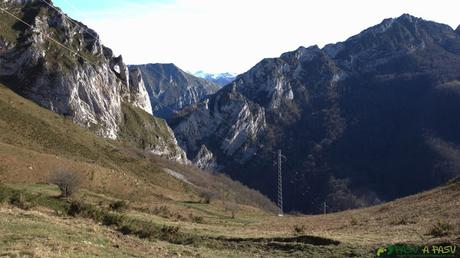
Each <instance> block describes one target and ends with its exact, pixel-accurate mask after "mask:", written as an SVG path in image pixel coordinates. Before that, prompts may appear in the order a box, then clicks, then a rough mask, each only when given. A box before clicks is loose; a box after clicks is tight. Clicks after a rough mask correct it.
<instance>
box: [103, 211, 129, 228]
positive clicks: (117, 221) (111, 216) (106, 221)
mask: <svg viewBox="0 0 460 258" xmlns="http://www.w3.org/2000/svg"><path fill="white" fill-rule="evenodd" d="M123 221H124V216H123V215H120V214H116V213H112V212H104V214H103V216H102V224H103V225H105V226H112V225H114V226H122V225H123Z"/></svg>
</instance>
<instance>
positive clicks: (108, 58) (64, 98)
mask: <svg viewBox="0 0 460 258" xmlns="http://www.w3.org/2000/svg"><path fill="white" fill-rule="evenodd" d="M5 3H6V5H5V8H7V10H8V11H9V12H10V13H11V14H13V15H15V16H17V17H19V18H20V19H22V20H24V21H25V22H26V23H27V24H28V25H26V24H24V23H23V22H21V21H18V20H17V19H15V18H14V17H13V16H12V15H9V14H7V13H2V16H1V17H0V24H1V25H0V26H1V27H2V29H1V30H0V82H2V83H3V84H5V85H7V86H9V87H10V88H12V89H13V90H14V91H16V92H17V93H19V94H20V95H22V96H25V97H27V98H28V99H31V100H33V101H35V102H36V103H38V104H39V105H41V106H43V107H45V108H47V109H50V110H52V111H54V112H56V113H59V114H62V115H64V116H66V117H69V118H71V119H72V120H73V121H74V122H75V123H77V124H79V125H81V126H83V127H87V128H90V129H91V130H94V131H95V132H96V133H97V134H98V135H100V136H103V137H107V138H111V139H120V130H121V128H120V125H122V126H125V125H126V123H125V120H127V119H129V118H127V117H126V114H125V113H124V112H123V110H122V105H128V106H129V105H131V106H134V107H138V108H140V109H142V110H143V111H145V112H147V113H149V114H148V116H145V117H151V115H152V109H151V104H150V98H149V96H148V94H147V90H146V89H145V85H144V83H143V81H142V78H141V77H140V75H139V71H136V70H134V71H133V72H132V76H133V78H131V79H130V76H129V72H128V67H127V66H126V65H125V64H124V63H123V58H122V57H121V56H118V57H115V56H114V55H113V52H112V50H110V49H109V48H107V47H105V46H103V45H102V44H101V42H100V40H99V36H98V35H97V33H96V32H95V31H93V30H91V29H89V28H88V27H86V26H85V25H84V24H82V23H80V22H78V21H75V20H72V19H71V18H69V17H67V16H66V15H65V14H63V13H62V12H61V11H59V10H56V9H54V8H53V7H51V6H49V5H48V4H47V3H44V2H42V1H7V2H5ZM49 4H52V3H51V1H50V2H49ZM29 25H30V26H31V27H29ZM130 82H131V83H130ZM143 117H144V116H143ZM131 120H132V119H131ZM138 122H139V124H143V122H142V121H138ZM157 123H160V124H162V125H161V129H162V130H163V131H162V132H150V133H151V134H155V133H156V135H157V136H158V137H159V139H157V141H156V142H155V143H156V145H149V146H146V148H147V147H148V150H150V151H152V152H154V153H157V154H159V155H162V156H166V157H168V158H172V159H177V160H182V161H183V162H187V159H186V157H185V155H184V153H183V151H182V150H181V149H180V148H179V147H178V146H177V144H176V139H175V137H174V135H173V133H172V131H171V129H170V128H169V127H168V126H167V125H166V123H165V121H163V120H158V122H157ZM123 129H124V131H123V133H124V136H126V135H128V134H127V131H126V128H123ZM154 129H155V128H154ZM161 137H164V138H161ZM130 139H132V138H130Z"/></svg>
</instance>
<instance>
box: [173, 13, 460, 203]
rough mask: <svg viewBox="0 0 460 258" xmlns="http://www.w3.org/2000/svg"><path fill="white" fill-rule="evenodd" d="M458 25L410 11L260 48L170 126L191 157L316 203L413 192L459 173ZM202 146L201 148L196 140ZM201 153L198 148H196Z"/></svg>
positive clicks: (289, 198)
mask: <svg viewBox="0 0 460 258" xmlns="http://www.w3.org/2000/svg"><path fill="white" fill-rule="evenodd" d="M457 114H460V34H459V33H458V29H457V31H454V30H453V29H452V28H451V27H449V26H447V25H444V24H439V23H435V22H431V21H425V20H423V19H420V18H416V17H413V16H410V15H403V16H401V17H399V18H396V19H386V20H384V21H383V22H382V23H381V24H379V25H376V26H374V27H371V28H369V29H367V30H365V31H363V32H361V33H360V34H358V35H356V36H353V37H351V38H349V39H348V40H346V41H345V42H340V43H337V44H330V45H327V46H326V47H324V48H322V49H320V48H318V47H317V46H312V47H309V48H304V47H300V48H299V49H297V50H295V51H292V52H288V53H284V54H282V55H281V56H280V57H279V58H267V59H264V60H262V61H261V62H260V63H258V64H257V65H255V66H254V67H253V68H252V69H251V70H249V71H248V72H246V73H244V74H242V75H239V76H238V77H237V78H236V79H235V83H234V84H230V85H227V86H226V87H224V88H223V89H221V90H220V91H218V92H217V93H216V94H214V95H213V96H211V97H210V98H209V99H208V100H206V101H205V102H203V103H201V104H199V105H195V106H194V108H190V109H189V110H187V111H186V112H185V111H184V112H183V114H182V115H181V117H178V118H177V119H176V120H175V121H174V123H173V124H172V126H173V128H174V131H175V133H176V137H177V138H178V141H179V143H180V145H181V146H182V147H183V148H184V149H185V150H186V152H187V153H188V155H189V157H190V158H191V159H193V157H195V156H197V154H200V153H201V152H202V151H201V150H203V149H206V157H208V160H209V157H212V159H213V162H214V164H215V165H214V167H220V168H223V171H224V172H225V173H228V174H229V175H231V176H232V177H234V178H236V179H238V180H240V181H242V182H243V183H244V184H246V185H249V186H251V187H254V188H257V189H259V190H261V191H262V192H263V193H265V194H267V195H269V196H271V197H272V198H273V199H274V198H275V194H276V172H275V171H274V168H273V164H272V160H273V159H274V157H273V153H274V152H276V151H277V150H278V149H282V150H283V153H284V155H286V156H287V158H288V159H287V162H286V163H285V166H284V172H283V173H284V174H283V175H284V189H285V199H284V200H285V205H286V208H287V209H290V210H301V211H308V212H312V211H318V210H319V209H320V207H321V203H322V202H323V201H327V202H328V204H329V205H330V206H331V207H332V208H333V209H343V208H347V207H358V206H361V205H364V204H369V203H373V202H376V201H379V200H390V199H394V198H397V197H400V196H404V195H408V194H412V193H416V192H419V191H422V190H425V189H428V188H430V187H433V186H435V185H439V184H440V183H441V182H444V181H446V180H447V179H449V178H452V177H453V176H455V175H458V174H459V171H460V133H459V132H460V119H459V117H458V115H457ZM204 147H206V148H204ZM198 156H200V155H198Z"/></svg>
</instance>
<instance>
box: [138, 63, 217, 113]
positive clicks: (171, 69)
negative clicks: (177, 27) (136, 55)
mask: <svg viewBox="0 0 460 258" xmlns="http://www.w3.org/2000/svg"><path fill="white" fill-rule="evenodd" d="M129 69H130V70H134V69H138V70H139V71H140V74H141V77H142V79H143V81H144V83H145V87H146V88H147V92H148V93H149V96H150V102H151V103H152V109H153V112H154V114H155V115H157V116H160V117H163V118H169V117H171V115H172V114H173V113H174V112H176V111H179V110H181V109H182V108H184V107H186V106H188V105H191V104H195V103H197V102H199V101H201V100H203V99H204V98H206V97H207V96H208V95H210V94H212V93H215V92H216V91H217V90H218V89H219V88H220V87H219V86H217V85H216V84H214V83H212V82H209V81H207V80H204V79H202V78H198V77H195V76H193V75H191V74H189V73H186V72H184V71H183V70H181V69H180V68H179V67H177V66H175V65H174V64H144V65H130V66H129Z"/></svg>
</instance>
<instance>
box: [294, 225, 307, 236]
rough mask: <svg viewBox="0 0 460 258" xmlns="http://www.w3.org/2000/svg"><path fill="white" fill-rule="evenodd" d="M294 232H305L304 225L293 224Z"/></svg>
mask: <svg viewBox="0 0 460 258" xmlns="http://www.w3.org/2000/svg"><path fill="white" fill-rule="evenodd" d="M293 230H294V234H297V235H298V234H303V233H305V226H304V225H294V228H293Z"/></svg>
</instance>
